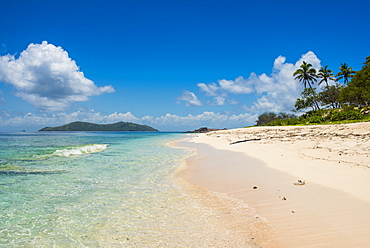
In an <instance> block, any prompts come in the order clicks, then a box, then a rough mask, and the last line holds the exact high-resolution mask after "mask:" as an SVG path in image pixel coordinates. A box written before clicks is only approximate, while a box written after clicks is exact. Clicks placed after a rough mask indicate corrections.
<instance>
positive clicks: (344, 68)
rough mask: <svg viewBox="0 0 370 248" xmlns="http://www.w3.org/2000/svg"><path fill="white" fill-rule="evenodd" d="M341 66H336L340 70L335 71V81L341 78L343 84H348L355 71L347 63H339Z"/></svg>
mask: <svg viewBox="0 0 370 248" xmlns="http://www.w3.org/2000/svg"><path fill="white" fill-rule="evenodd" d="M340 65H341V66H340V67H339V68H338V69H339V70H340V72H338V73H337V75H336V77H337V81H339V80H341V79H343V81H344V83H345V84H348V80H349V78H351V77H352V74H354V73H355V71H354V70H353V69H352V67H349V66H348V64H347V63H343V64H340Z"/></svg>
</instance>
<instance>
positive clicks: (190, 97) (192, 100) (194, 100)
mask: <svg viewBox="0 0 370 248" xmlns="http://www.w3.org/2000/svg"><path fill="white" fill-rule="evenodd" d="M177 99H178V100H180V101H185V104H186V106H201V105H202V103H201V102H200V101H199V99H198V97H197V96H196V95H195V94H194V93H193V92H190V91H187V90H185V91H184V92H183V93H182V95H181V96H179V97H178V98H177Z"/></svg>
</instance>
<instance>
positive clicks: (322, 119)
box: [264, 108, 370, 126]
mask: <svg viewBox="0 0 370 248" xmlns="http://www.w3.org/2000/svg"><path fill="white" fill-rule="evenodd" d="M369 114H370V108H364V109H359V108H355V109H324V110H312V111H308V112H307V113H305V114H303V115H301V116H300V117H290V118H286V119H274V120H272V121H270V122H269V123H267V124H264V125H266V126H288V125H312V124H332V123H342V122H356V121H366V120H370V116H369V117H366V115H369Z"/></svg>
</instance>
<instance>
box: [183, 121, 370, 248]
mask: <svg viewBox="0 0 370 248" xmlns="http://www.w3.org/2000/svg"><path fill="white" fill-rule="evenodd" d="M179 145H180V146H188V147H192V148H196V149H197V151H198V152H197V155H196V156H194V157H192V158H190V159H189V160H188V168H187V169H186V170H184V171H182V172H181V176H182V177H183V178H184V179H185V180H187V181H188V182H190V183H191V184H193V185H197V186H200V187H202V188H204V189H207V190H209V191H214V192H220V193H226V194H228V195H230V196H232V197H235V198H237V199H241V200H243V201H244V202H245V203H247V204H248V205H249V206H250V207H252V208H254V209H255V211H256V213H257V214H258V216H260V217H261V218H265V219H266V220H267V221H268V222H269V223H270V224H271V226H272V230H269V233H270V234H271V235H266V236H265V237H264V238H263V239H260V240H259V243H260V245H261V246H262V247H298V246H300V247H369V246H370V236H368V234H369V233H370V211H369V210H370V169H369V167H368V165H370V158H369V151H370V124H369V123H358V124H347V125H326V126H305V127H255V128H243V129H233V130H222V131H217V132H211V133H207V134H197V135H192V136H190V139H189V140H187V141H185V142H181V144H179ZM298 180H302V181H305V183H304V185H295V183H296V184H298ZM261 232H263V230H261Z"/></svg>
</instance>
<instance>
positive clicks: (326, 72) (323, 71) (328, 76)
mask: <svg viewBox="0 0 370 248" xmlns="http://www.w3.org/2000/svg"><path fill="white" fill-rule="evenodd" d="M317 76H318V77H319V78H321V80H320V81H319V85H320V84H322V82H325V84H326V87H328V86H329V84H328V80H335V79H334V74H333V71H332V70H330V69H328V66H327V65H326V66H325V67H322V66H321V68H320V70H319V73H318V74H317Z"/></svg>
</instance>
